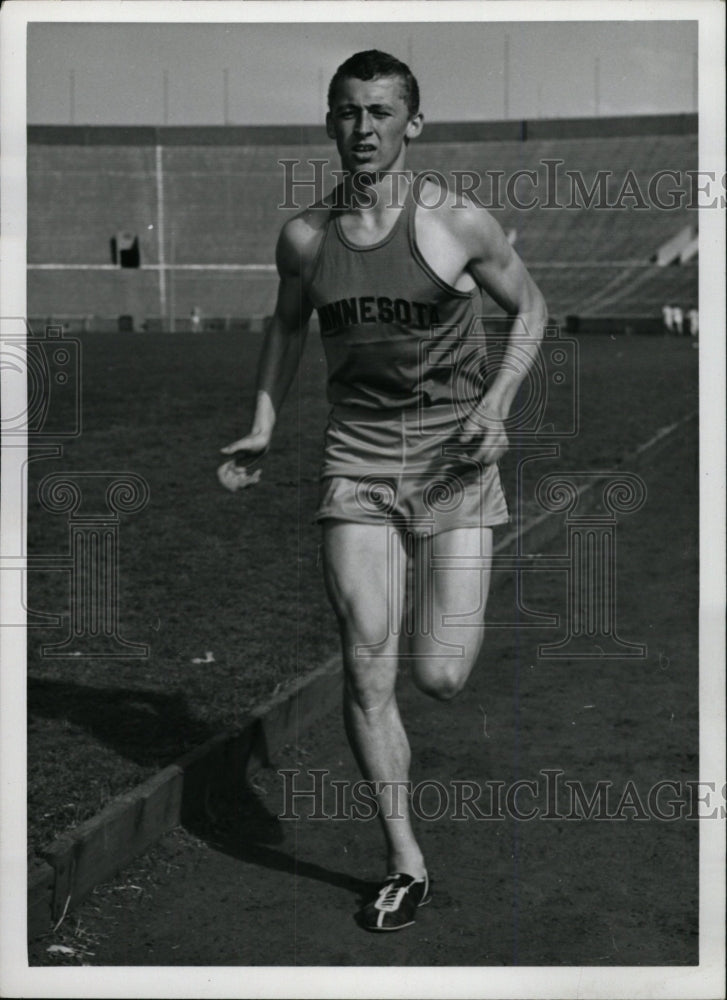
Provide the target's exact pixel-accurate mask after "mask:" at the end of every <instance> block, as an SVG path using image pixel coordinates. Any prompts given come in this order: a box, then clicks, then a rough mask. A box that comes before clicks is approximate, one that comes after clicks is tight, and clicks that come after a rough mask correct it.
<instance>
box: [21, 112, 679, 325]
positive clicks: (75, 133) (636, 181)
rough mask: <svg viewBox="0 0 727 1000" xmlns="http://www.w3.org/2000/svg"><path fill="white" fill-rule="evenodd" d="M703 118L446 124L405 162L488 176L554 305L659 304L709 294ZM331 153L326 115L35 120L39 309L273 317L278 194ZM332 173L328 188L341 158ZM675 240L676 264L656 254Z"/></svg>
mask: <svg viewBox="0 0 727 1000" xmlns="http://www.w3.org/2000/svg"><path fill="white" fill-rule="evenodd" d="M696 126H697V123H696V116H694V115H678V116H661V117H659V116H650V117H641V118H638V117H636V118H621V119H607V118H603V119H590V120H589V119H573V120H567V119H564V120H562V121H541V122H500V123H498V122H495V123H487V122H485V123H472V122H469V123H451V124H448V125H446V124H436V123H435V124H433V125H430V126H428V131H425V133H424V135H423V136H422V140H420V141H419V142H417V143H414V144H412V147H411V149H410V154H409V166H410V167H411V168H412V169H414V170H416V171H430V172H433V171H437V172H439V173H440V174H441V175H443V176H445V177H446V178H447V180H448V183H460V184H461V185H462V186H463V188H464V189H465V190H472V189H474V193H475V195H476V196H477V197H478V198H479V200H480V201H481V202H482V203H483V204H485V205H486V206H487V207H489V208H490V209H491V211H492V212H493V214H494V215H495V217H496V218H497V219H498V221H499V222H500V223H501V224H502V226H503V228H504V229H505V232H506V233H508V235H509V238H511V239H516V244H515V245H516V248H517V250H518V253H519V254H520V256H522V257H523V259H524V260H525V262H526V264H527V265H528V267H529V268H530V269H531V271H532V273H533V275H534V276H535V278H536V280H537V281H538V282H539V283H540V285H541V287H542V288H543V291H544V293H545V296H546V299H547V301H548V304H549V308H550V311H551V315H552V316H553V317H554V318H555V319H557V320H559V321H565V317H566V316H579V317H581V318H588V317H604V316H609V315H610V316H617V317H632V318H633V319H639V318H640V317H641V318H647V319H653V318H657V317H659V316H660V315H661V308H662V305H663V303H664V302H665V301H680V302H682V303H683V304H684V306H685V307H686V306H687V305H688V304H689V303H696V301H697V266H696V252H697V245H698V244H697V242H696V237H695V236H694V234H695V232H696V213H695V211H694V200H695V199H694V192H693V191H692V190H691V189H690V186H689V175H688V172H689V171H693V170H696V167H697V127H696ZM332 154H333V150H332V147H331V145H330V144H329V143H328V142H326V141H325V139H324V136H323V135H322V131H321V129H320V128H317V127H310V128H307V127H304V128H300V127H298V128H295V127H290V128H284V127H277V128H276V127H265V128H255V127H249V128H240V127H229V128H221V127H207V128H205V127H200V128H192V127H189V128H170V127H168V128H145V127H128V128H123V127H114V128H108V127H92V126H31V127H30V128H29V135H28V311H29V314H30V316H31V317H37V318H39V319H40V321H42V322H46V321H47V320H48V319H51V318H52V319H54V320H56V321H61V322H65V323H66V324H67V325H68V326H69V327H70V328H74V327H86V328H93V329H117V328H118V318H119V317H121V316H125V317H131V325H132V327H133V329H137V330H138V329H143V328H145V329H167V328H170V326H172V327H173V328H174V329H177V330H179V329H184V328H185V325H188V323H189V316H190V313H191V310H192V309H193V308H194V307H198V308H199V309H200V310H201V313H202V315H203V316H204V317H205V319H204V324H205V327H206V328H208V329H209V328H212V329H215V328H229V326H230V324H235V323H236V324H238V325H242V321H244V320H250V319H252V318H258V317H262V316H265V315H267V314H269V313H270V312H271V311H272V307H273V303H274V295H275V271H274V265H273V260H274V245H275V239H276V236H277V233H278V231H279V228H280V225H281V223H282V221H283V219H284V217H285V215H286V214H293V213H294V211H295V208H293V207H280V206H282V205H290V202H291V193H290V189H288V191H287V192H286V186H285V183H284V170H283V167H282V166H281V161H292V162H293V167H292V170H293V176H294V177H295V179H296V181H302V182H303V183H302V184H299V185H298V186H297V187H296V188H294V191H293V195H294V198H296V199H297V200H299V201H300V202H301V204H308V203H310V202H311V201H313V200H314V196H315V192H314V191H313V189H312V185H311V183H310V182H311V181H312V179H313V176H314V174H313V167H312V166H311V165H310V161H313V160H318V161H327V160H329V159H333V160H334V161H335V157H334V156H333V155H332ZM333 166H335V162H334V163H333ZM288 169H289V170H290V169H291V167H289V168H288ZM455 171H460V172H468V173H467V174H464V173H462V174H460V181H459V182H457V181H455V180H454V176H455V175H454V172H455ZM322 177H323V178H324V180H323V186H324V188H327V187H329V186H330V184H331V183H332V180H331V175H330V172H329V170H328V168H327V167H325V168H323V169H322ZM306 182H308V183H306ZM532 202H535V204H532V205H530V203H532ZM529 205H530V207H528V206H529ZM687 230H689V233H690V237H689V239H683V238H682V235H683V234H685V233H686V232H687ZM119 233H124V234H127V236H128V237H129V239H131V240H136V241H138V249H139V267H138V268H136V267H120V266H119V263H118V258H117V263H114V262H113V261H114V256H113V250H114V244H113V242H112V241H113V240H114V239H116V238H117V236H118V234H119ZM677 243H678V244H679V246H678V248H677V250H676V252H675V253H674V254H673V255H672V257H670V259H672V260H674V261H675V264H674V265H672V266H669V267H663V266H658V264H657V260H658V261H659V262H661V263H666V262H667V261H666V259H665V258H664V253H663V248H665V247H674V248H676V245H677ZM660 251H662V252H661V256H659V254H660ZM489 307H491V308H493V310H494V306H493V305H492V304H489ZM485 308H486V309H487V308H488V304H486V305H485ZM126 325H127V327H128V325H129V321H128V320H127V321H126Z"/></svg>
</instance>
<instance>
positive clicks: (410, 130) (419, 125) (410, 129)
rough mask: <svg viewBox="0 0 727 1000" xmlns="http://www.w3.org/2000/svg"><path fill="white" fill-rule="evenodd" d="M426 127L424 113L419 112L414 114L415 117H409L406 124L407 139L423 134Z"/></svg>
mask: <svg viewBox="0 0 727 1000" xmlns="http://www.w3.org/2000/svg"><path fill="white" fill-rule="evenodd" d="M423 128H424V115H423V114H422V113H421V112H419V114H416V115H414V117H413V118H410V119H409V122H408V124H407V126H406V137H407V139H416V138H417V136H420V135H421V134H422V129H423Z"/></svg>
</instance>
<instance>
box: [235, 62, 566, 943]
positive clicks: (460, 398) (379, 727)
mask: <svg viewBox="0 0 727 1000" xmlns="http://www.w3.org/2000/svg"><path fill="white" fill-rule="evenodd" d="M328 102H329V111H328V114H327V117H326V125H327V131H328V135H329V137H330V138H331V139H334V140H335V141H336V145H337V148H338V153H339V155H340V159H341V165H342V170H343V172H344V179H343V180H342V182H341V184H339V185H338V186H337V187H336V188H335V189H334V190H333V191H332V192H331V193H330V194H329V195H328V196H327V197H326V198H324V199H323V201H322V202H320V203H318V204H316V205H313V206H312V207H311V208H308V209H306V210H305V211H302V212H301V213H300V214H299V215H297V216H296V217H295V218H293V219H291V220H290V221H289V222H287V223H286V225H285V226H284V227H283V230H282V232H281V234H280V238H279V241H278V246H277V266H278V271H279V275H280V284H279V290H278V299H277V305H276V309H275V314H274V317H273V320H272V323H271V326H270V328H269V331H268V334H267V338H266V342H265V346H264V349H263V354H262V358H261V363H260V369H259V375H258V392H257V398H256V407H255V414H254V419H253V423H252V430H251V431H250V433H249V434H247V435H245V436H244V437H242V438H240V439H239V440H237V441H235V442H234V443H233V444H230V445H229V446H227V447H226V448H223V449H222V451H223V452H224V453H225V454H228V455H233V456H235V457H234V459H232V460H231V461H230V462H228V463H226V464H225V465H224V466H223V467H222V470H221V473H220V478H221V481H222V482H223V483H224V484H225V485H227V486H228V487H229V488H232V489H234V488H236V487H237V486H240V485H245V484H246V483H247V482H248V481H249V477H250V465H251V462H252V461H253V460H254V459H255V458H257V457H259V456H261V455H262V454H264V452H265V451H266V450H267V449H268V447H269V444H270V440H271V436H272V433H273V429H274V427H275V422H276V419H277V415H278V413H279V411H280V407H281V405H282V402H283V399H284V398H285V395H286V392H287V390H288V388H289V386H290V384H291V381H292V379H293V377H294V374H295V372H296V369H297V366H298V361H299V358H300V355H301V351H302V348H303V343H304V340H305V334H306V330H307V325H308V321H309V318H310V316H311V314H312V311H313V309H316V310H317V312H318V318H319V323H320V329H321V336H322V340H323V344H324V348H325V353H326V359H327V364H328V399H329V402H330V403H331V412H330V417H329V423H328V428H327V431H326V448H325V458H324V464H323V469H322V476H321V497H320V504H319V508H318V512H317V519H318V520H319V521H320V523H321V526H322V534H323V551H324V566H325V578H326V585H327V589H328V594H329V596H330V599H331V603H332V606H333V609H334V611H335V613H336V616H337V619H338V622H339V627H340V633H341V642H342V649H343V663H344V671H345V686H344V690H345V694H344V717H345V722H346V730H347V733H348V737H349V740H350V743H351V747H352V749H353V752H354V754H355V756H356V759H357V761H358V764H359V766H360V768H361V771H362V773H363V775H364V777H365V778H366V779H367V780H369V781H370V782H372V784H373V785H374V788H375V790H376V798H377V802H378V805H379V817H380V819H381V821H382V826H383V831H384V835H385V839H386V848H387V869H386V870H387V872H388V873H389V874H388V875H387V877H386V879H385V880H384V882H383V884H382V886H381V890H380V891H379V893H378V896H377V898H376V899H375V900H373V901H372V902H371V903H369V904H367V905H366V906H365V907H364V909H363V910H362V912H361V914H360V921H361V923H362V925H363V926H364V927H366V928H368V929H370V930H379V931H389V930H398V929H400V928H402V927H406V926H408V925H409V924H411V923H413V922H414V919H415V916H416V910H417V907H418V906H420V905H422V904H423V903H426V902H428V900H429V898H430V892H429V876H428V873H427V866H426V863H425V860H424V857H423V855H422V851H421V849H420V847H419V844H418V843H417V840H416V838H415V835H414V831H413V828H412V823H411V817H410V812H409V802H408V794H407V787H408V780H409V765H410V749H409V744H408V741H407V737H406V733H405V730H404V727H403V725H402V720H401V718H400V716H399V711H398V707H397V702H396V697H395V690H394V689H395V683H396V677H397V672H398V669H399V667H400V665H401V664H402V663H403V662H404V661H406V662H407V664H408V665H409V667H410V670H411V675H412V677H413V679H414V681H415V683H416V684H417V685H418V686H419V687H420V688H421V689H422V690H423V691H425V692H426V693H428V694H430V695H432V696H433V697H435V698H438V699H441V700H448V699H450V698H452V697H454V696H455V695H456V694H457V693H458V692H459V691H461V689H462V687H463V685H464V684H465V682H466V680H467V677H468V675H469V673H470V671H471V669H472V667H473V665H474V662H475V660H476V658H477V655H478V653H479V651H480V648H481V645H482V641H483V636H484V612H485V606H486V602H487V593H488V587H489V576H490V570H489V566H490V561H491V552H492V528H493V527H494V526H495V525H498V524H503V523H505V522H506V521H507V520H508V511H507V505H506V502H505V498H504V495H503V492H502V488H501V486H500V478H499V471H498V467H497V461H498V459H499V458H500V457H501V456H502V455H503V454H504V452H505V451H506V449H507V445H508V442H507V435H506V432H505V426H504V420H505V419H506V417H507V415H508V412H509V409H510V406H511V404H512V402H513V398H514V396H515V393H516V391H517V387H518V385H519V384H520V382H521V381H522V379H523V378H524V376H525V374H526V372H527V370H528V367H529V365H530V364H531V363H532V361H533V359H534V357H535V355H536V353H537V350H538V344H539V341H540V339H541V337H542V330H543V325H544V323H545V321H546V316H547V314H546V309H545V304H544V301H543V298H542V295H541V294H540V292H539V291H538V289H537V287H536V286H535V284H534V283H533V281H532V279H531V278H530V276H529V275H528V273H527V272H526V270H525V268H524V266H523V264H522V262H521V261H520V259H519V258H518V256H517V255H516V253H515V252H514V251H513V249H512V247H511V246H510V244H509V243H508V240H507V238H506V237H505V235H504V234H503V232H502V230H501V228H500V227H499V225H498V224H497V223H496V222H495V221H494V219H493V218H492V217H491V216H490V215H489V214H488V212H487V211H486V210H484V209H483V208H481V207H480V206H478V205H477V204H475V203H474V202H472V201H471V200H469V199H468V198H467V197H465V196H463V195H462V193H461V192H457V191H456V190H455V189H454V186H450V185H446V186H444V185H443V184H442V180H441V178H438V179H436V180H435V179H430V178H427V177H425V176H421V175H419V176H413V175H411V174H410V173H407V172H406V171H405V159H406V152H407V146H408V144H409V143H410V141H411V140H413V139H416V138H417V137H418V136H419V135H420V133H421V132H422V127H423V116H422V114H421V112H420V111H419V89H418V85H417V82H416V79H415V78H414V77H413V75H412V74H411V72H410V70H409V68H408V67H407V66H406V65H404V64H403V63H402V62H400V61H399V60H397V59H395V58H394V57H393V56H390V55H387V54H385V53H382V52H379V51H377V50H372V51H368V52H360V53H357V54H356V55H354V56H352V57H351V58H350V59H348V60H347V61H346V62H345V63H343V65H342V66H340V67H339V68H338V70H337V71H336V73H335V75H334V77H333V79H332V81H331V84H330V88H329V92H328ZM482 290H484V291H486V292H487V293H488V294H489V295H490V296H491V297H492V298H493V299H494V300H495V302H497V303H498V305H500V306H501V307H502V308H503V309H505V310H506V312H507V313H508V315H509V316H511V317H512V319H513V324H512V329H511V334H510V340H509V343H508V347H507V350H506V352H505V355H504V358H503V361H502V364H501V365H500V367H499V369H498V372H497V374H496V375H495V377H494V378H492V379H489V378H488V379H487V381H486V382H485V380H484V377H483V344H482V342H481V339H479V340H478V338H477V337H476V336H474V335H473V334H472V331H473V330H474V328H475V326H476V324H474V325H473V321H474V320H475V317H476V316H477V315H478V309H479V304H480V294H481V291H482ZM258 473H259V470H257V472H256V473H255V474H254V475H253V479H255V480H256V479H257V478H259V474H258Z"/></svg>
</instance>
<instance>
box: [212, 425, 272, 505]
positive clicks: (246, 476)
mask: <svg viewBox="0 0 727 1000" xmlns="http://www.w3.org/2000/svg"><path fill="white" fill-rule="evenodd" d="M269 445H270V438H269V436H268V435H267V434H263V433H260V432H253V433H251V434H248V435H246V436H245V437H242V438H239V440H237V441H233V443H232V444H228V445H227V446H226V447H225V448H221V449H220V451H221V452H222V454H223V455H232V456H233V457H232V458H230V459H228V461H227V462H223V463H222V465H221V466H220V467H219V468H218V469H217V478H218V479H219V481H220V483H221V484H222V485H223V486H224V487H225V489H227V490H229V491H230V492H231V493H236V492H237V491H238V490H243V489H245V488H246V487H247V486H254V485H255V484H256V483H259V482H260V477H261V476H262V469H261V468H259V463H260V462H261V461H262V459H263V458H264V456H265V454H266V453H267V450H268V447H269ZM255 466H258V467H257V468H255Z"/></svg>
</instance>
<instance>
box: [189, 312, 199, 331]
mask: <svg viewBox="0 0 727 1000" xmlns="http://www.w3.org/2000/svg"><path fill="white" fill-rule="evenodd" d="M189 322H190V325H191V327H192V333H201V332H202V313H201V311H200V309H199V307H198V306H195V307H194V308H193V309H192V312H191V313H190V314H189Z"/></svg>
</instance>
